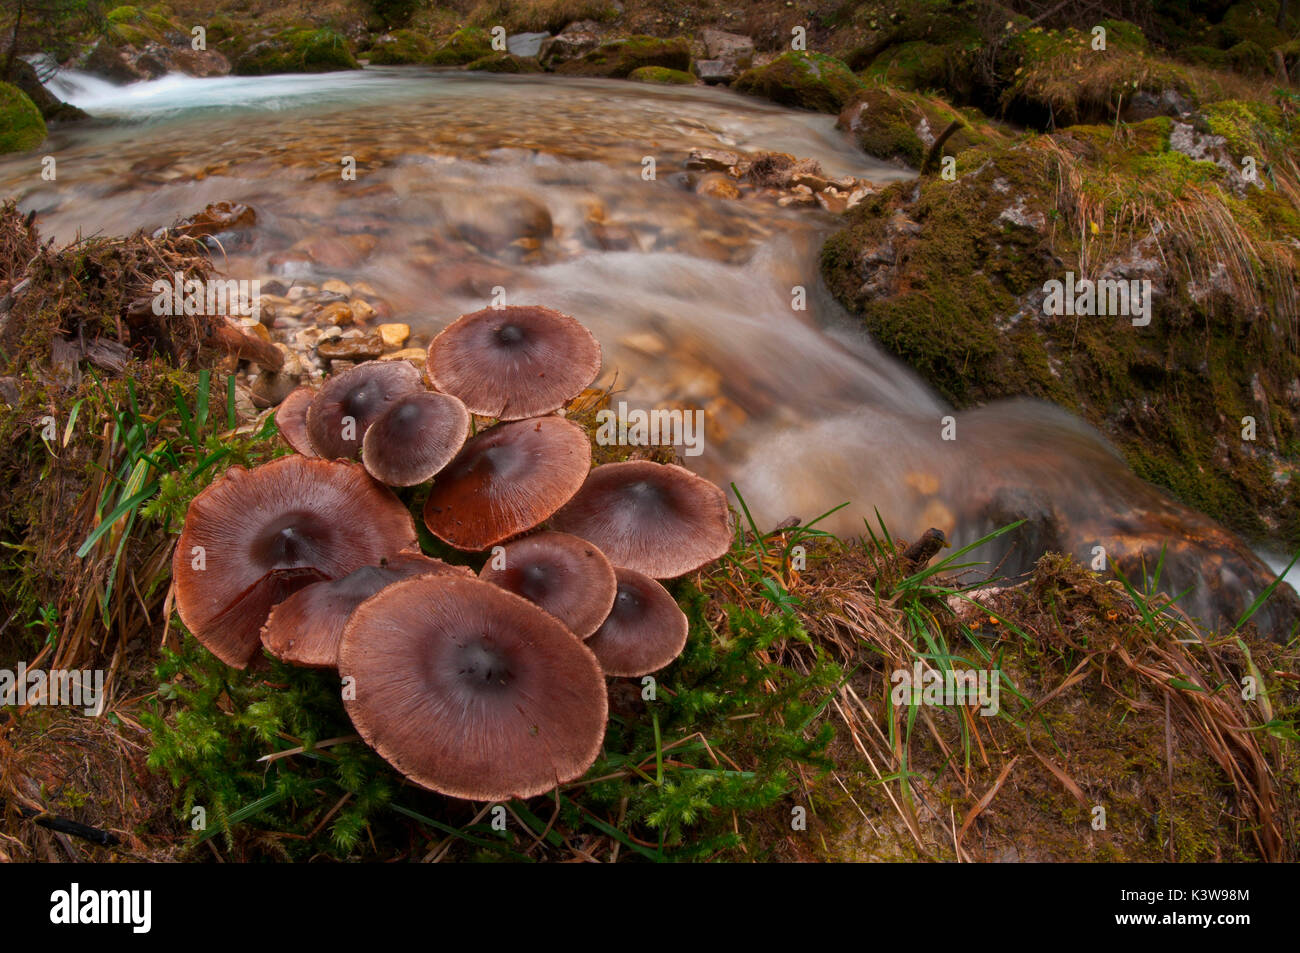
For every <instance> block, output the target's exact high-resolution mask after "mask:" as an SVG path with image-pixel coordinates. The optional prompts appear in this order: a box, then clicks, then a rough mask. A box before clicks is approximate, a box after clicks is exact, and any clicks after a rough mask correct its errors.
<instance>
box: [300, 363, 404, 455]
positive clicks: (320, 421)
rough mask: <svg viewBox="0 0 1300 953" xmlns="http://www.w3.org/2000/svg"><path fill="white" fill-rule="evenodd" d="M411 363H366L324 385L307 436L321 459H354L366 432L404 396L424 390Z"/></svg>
mask: <svg viewBox="0 0 1300 953" xmlns="http://www.w3.org/2000/svg"><path fill="white" fill-rule="evenodd" d="M423 388H424V384H423V382H422V381H421V379H420V372H419V371H418V370H416V368H415V365H413V364H411V363H410V362H408V361H365V362H364V363H361V364H358V365H357V366H356V367H351V368H348V369H347V370H346V371H344V372H343V373H342V374H339V375H338V376H337V377H331V378H330V379H329V380H327V381H326V382H325V383H324V384H323V385H321V389H320V391H318V392H317V394H316V397H315V399H314V400H312V402H311V406H310V407H308V408H307V436H308V437H310V438H311V445H312V446H313V447H315V448H316V452H317V453H319V454H320V455H321V456H322V457H325V458H327V459H330V460H340V459H346V460H355V459H356V458H357V455H358V454H360V453H361V441H362V439H363V438H364V437H365V435H366V430H367V429H369V427H370V425H371V424H373V423H374V422H375V421H376V420H378V419H379V417H380V416H381V415H382V414H383V413H384V411H386V410H387V409H388V407H389V405H390V404H392V403H393V402H394V401H395V400H397V398H399V397H401V396H403V395H404V394H409V393H411V392H412V391H417V390H422V389H423Z"/></svg>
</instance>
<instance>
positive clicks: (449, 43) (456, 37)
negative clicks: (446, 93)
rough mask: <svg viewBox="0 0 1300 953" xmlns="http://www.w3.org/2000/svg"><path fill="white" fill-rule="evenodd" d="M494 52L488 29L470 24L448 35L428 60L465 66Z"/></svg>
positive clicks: (443, 64)
mask: <svg viewBox="0 0 1300 953" xmlns="http://www.w3.org/2000/svg"><path fill="white" fill-rule="evenodd" d="M491 54H492V39H491V37H489V36H488V34H487V31H486V30H480V29H479V28H478V27H473V26H468V27H464V28H463V29H460V30H457V31H456V32H455V33H453V34H452V35H451V36H449V37H447V39H446V40H444V41H443V43H442V44H441V45H440V46H439V47H438V48H437V49H436V50H434V51H433V52H432V53H431V54H430V55H429V59H428V61H427V62H429V63H430V64H431V65H433V66H464V65H465V64H466V63H472V62H474V61H475V60H477V59H482V58H483V57H485V56H490V55H491Z"/></svg>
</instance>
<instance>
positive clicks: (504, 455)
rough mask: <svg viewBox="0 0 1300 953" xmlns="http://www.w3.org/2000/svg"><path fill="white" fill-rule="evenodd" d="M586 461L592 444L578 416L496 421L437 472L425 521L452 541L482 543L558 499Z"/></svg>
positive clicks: (546, 510)
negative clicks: (574, 420)
mask: <svg viewBox="0 0 1300 953" xmlns="http://www.w3.org/2000/svg"><path fill="white" fill-rule="evenodd" d="M590 466H591V445H590V444H589V443H588V442H587V435H586V434H585V433H583V431H582V428H581V427H579V426H577V425H576V424H573V423H570V422H569V421H567V420H564V419H562V418H560V417H538V418H536V419H534V420H518V421H515V422H513V423H505V424H497V425H496V426H495V427H492V428H490V429H488V430H485V431H483V432H482V433H480V434H478V435H477V436H474V437H471V438H470V440H469V442H468V443H467V444H465V447H464V448H463V449H462V450H461V452H460V453H459V454H457V455H456V459H454V460H452V461H451V463H449V464H447V466H446V467H444V468H443V470H442V471H441V472H440V473H439V474H438V475H437V476H436V477H434V480H433V487H432V489H431V490H430V491H429V498H428V500H426V501H425V504H424V522H425V525H426V526H428V527H429V531H430V532H431V533H433V535H435V536H437V537H438V538H439V539H441V540H442V541H443V542H445V543H449V544H451V545H452V546H455V547H456V548H457V549H465V550H480V549H486V548H487V547H488V546H492V545H494V544H496V543H499V542H501V541H502V540H506V539H510V538H511V537H514V536H518V535H519V534H520V533H523V532H526V531H528V530H530V529H532V528H533V527H534V526H537V525H538V524H539V523H541V522H542V521H544V520H545V519H546V518H547V517H548V516H550V515H551V514H552V513H554V512H555V511H556V510H557V509H559V508H560V507H561V506H563V505H564V503H565V502H566V501H567V500H569V498H570V497H572V496H573V494H574V493H576V492H577V491H578V487H580V486H582V481H583V478H584V477H585V476H586V475H587V470H588V469H589V468H590Z"/></svg>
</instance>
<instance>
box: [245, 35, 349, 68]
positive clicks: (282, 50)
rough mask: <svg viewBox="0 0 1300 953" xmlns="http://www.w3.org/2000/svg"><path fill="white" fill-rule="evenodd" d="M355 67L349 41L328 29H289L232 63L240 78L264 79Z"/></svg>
mask: <svg viewBox="0 0 1300 953" xmlns="http://www.w3.org/2000/svg"><path fill="white" fill-rule="evenodd" d="M357 68H358V67H357V61H356V59H355V58H354V57H353V56H352V50H351V49H350V48H349V46H348V41H347V40H346V39H345V38H344V37H343V36H342V35H341V34H339V33H336V32H334V31H333V30H330V29H319V30H312V29H289V30H282V31H281V32H280V33H277V34H276V35H275V36H274V37H272V38H270V39H268V40H262V41H261V42H260V43H254V44H253V45H252V46H250V47H249V48H248V49H247V50H246V51H245V52H244V53H243V55H241V56H240V57H239V58H238V59H237V60H235V66H234V69H233V72H234V73H235V74H237V75H239V76H267V75H270V74H273V73H327V72H332V71H334V70H345V69H357Z"/></svg>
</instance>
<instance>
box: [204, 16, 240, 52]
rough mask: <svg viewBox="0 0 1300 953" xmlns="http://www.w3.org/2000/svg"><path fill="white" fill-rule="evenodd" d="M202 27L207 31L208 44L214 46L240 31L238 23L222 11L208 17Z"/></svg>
mask: <svg viewBox="0 0 1300 953" xmlns="http://www.w3.org/2000/svg"><path fill="white" fill-rule="evenodd" d="M203 28H204V29H205V30H207V31H208V36H207V38H208V45H209V46H215V45H216V44H218V43H225V42H226V41H227V40H229V39H231V38H232V37H234V36H236V35H237V34H238V33H239V32H240V30H239V24H237V23H235V21H234V20H232V19H231V18H230V17H228V16H226V15H225V14H224V13H218V14H217V15H216V16H214V17H212V18H211V19H209V20H208V22H207V24H206V25H205V26H204V27H203Z"/></svg>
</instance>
